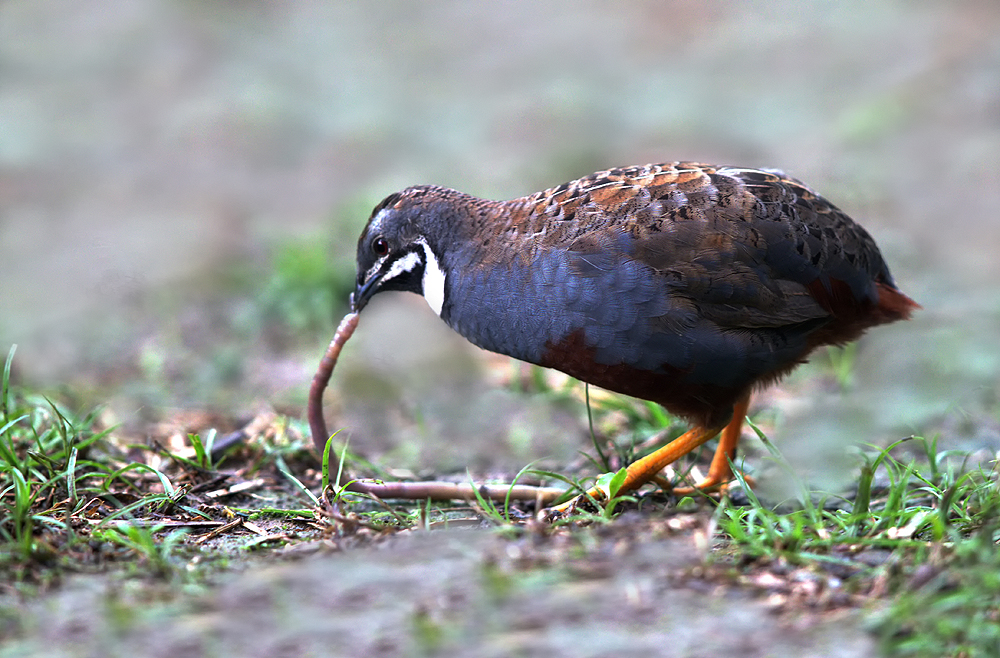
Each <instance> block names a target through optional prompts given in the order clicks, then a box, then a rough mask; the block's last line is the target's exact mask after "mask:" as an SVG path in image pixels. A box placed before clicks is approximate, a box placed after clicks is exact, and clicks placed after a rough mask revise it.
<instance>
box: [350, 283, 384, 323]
mask: <svg viewBox="0 0 1000 658" xmlns="http://www.w3.org/2000/svg"><path fill="white" fill-rule="evenodd" d="M381 280H382V276H381V274H375V275H374V276H372V277H371V278H370V279H368V280H367V281H365V282H364V283H359V284H358V287H357V288H355V289H354V292H352V293H351V311H352V312H354V313H360V312H361V309H363V308H364V307H365V306H367V305H368V301H369V300H370V299H371V298H372V295H374V294H375V293H376V292H378V284H379V282H380V281H381Z"/></svg>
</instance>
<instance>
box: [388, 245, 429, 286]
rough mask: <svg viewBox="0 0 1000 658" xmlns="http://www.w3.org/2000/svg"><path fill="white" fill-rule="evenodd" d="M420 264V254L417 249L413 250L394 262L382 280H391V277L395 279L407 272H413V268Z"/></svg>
mask: <svg viewBox="0 0 1000 658" xmlns="http://www.w3.org/2000/svg"><path fill="white" fill-rule="evenodd" d="M419 264H420V255H419V254H418V253H416V252H415V251H411V252H410V253H408V254H406V255H405V256H403V257H402V258H400V259H399V260H397V261H396V262H394V263H393V264H392V267H390V268H389V271H388V272H386V273H385V276H383V277H382V281H389V280H390V279H394V278H396V277H397V276H399V275H400V274H403V273H405V272H412V271H413V269H414V268H415V267H416V266H417V265H419Z"/></svg>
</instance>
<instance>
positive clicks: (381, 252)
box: [372, 238, 389, 256]
mask: <svg viewBox="0 0 1000 658" xmlns="http://www.w3.org/2000/svg"><path fill="white" fill-rule="evenodd" d="M372 251H374V252H375V255H376V256H385V255H386V254H388V253H389V242H388V241H387V240H386V239H385V238H375V239H374V240H372Z"/></svg>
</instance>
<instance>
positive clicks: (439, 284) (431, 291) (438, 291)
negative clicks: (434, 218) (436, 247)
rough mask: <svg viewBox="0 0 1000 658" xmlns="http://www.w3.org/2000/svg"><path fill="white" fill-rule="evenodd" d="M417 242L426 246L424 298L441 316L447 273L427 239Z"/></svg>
mask: <svg viewBox="0 0 1000 658" xmlns="http://www.w3.org/2000/svg"><path fill="white" fill-rule="evenodd" d="M417 244H419V245H420V246H421V247H423V248H424V281H423V288H424V299H426V300H427V303H428V304H429V305H430V307H431V308H432V309H434V312H435V313H437V314H438V317H441V310H442V309H443V308H444V282H445V273H444V270H442V269H441V264H440V263H439V262H438V259H437V256H435V255H434V252H433V251H432V250H431V247H430V245H429V244H427V242H426V241H425V240H418V241H417Z"/></svg>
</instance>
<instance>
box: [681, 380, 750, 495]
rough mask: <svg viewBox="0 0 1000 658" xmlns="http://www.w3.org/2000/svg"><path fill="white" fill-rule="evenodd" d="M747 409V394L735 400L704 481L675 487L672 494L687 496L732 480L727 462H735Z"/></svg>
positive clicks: (748, 402)
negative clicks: (729, 418)
mask: <svg viewBox="0 0 1000 658" xmlns="http://www.w3.org/2000/svg"><path fill="white" fill-rule="evenodd" d="M749 407H750V394H749V393H748V394H747V395H744V396H743V397H742V398H740V399H739V400H737V402H736V405H735V406H734V407H733V418H732V420H730V421H729V424H728V425H726V428H725V429H724V430H722V436H720V437H719V447H718V448H716V449H715V456H714V457H712V464H711V465H710V466H709V467H708V475H707V476H706V477H705V479H704V480H702V481H701V482H699V483H698V484H696V485H694V486H693V487H675V488H674V489H673V491H674V493H678V494H689V493H693V492H694V491H696V490H705V489H712V488H715V487H718V486H719V485H722V484H725V483H727V482H729V481H730V480H732V479H733V470H732V469H731V468H730V467H729V462H731V461H735V460H736V445H737V444H738V443H739V442H740V435H741V434H742V433H743V421H744V420H745V419H746V416H747V409H748V408H749Z"/></svg>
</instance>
